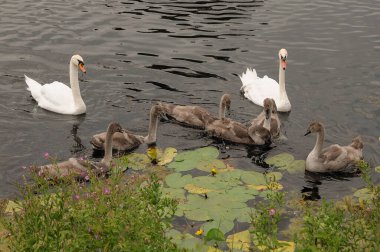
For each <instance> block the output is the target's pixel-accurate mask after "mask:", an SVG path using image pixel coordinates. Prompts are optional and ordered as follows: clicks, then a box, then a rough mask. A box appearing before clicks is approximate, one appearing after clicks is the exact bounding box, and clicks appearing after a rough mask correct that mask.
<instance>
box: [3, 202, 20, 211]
mask: <svg viewBox="0 0 380 252" xmlns="http://www.w3.org/2000/svg"><path fill="white" fill-rule="evenodd" d="M21 210H22V207H21V205H20V204H18V203H17V202H15V201H13V200H8V204H7V207H6V208H5V211H4V213H7V214H12V213H13V212H19V211H21Z"/></svg>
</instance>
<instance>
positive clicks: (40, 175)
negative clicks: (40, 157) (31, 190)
mask: <svg viewBox="0 0 380 252" xmlns="http://www.w3.org/2000/svg"><path fill="white" fill-rule="evenodd" d="M37 175H38V177H42V176H43V175H44V170H43V169H40V170H39V171H38V173H37Z"/></svg>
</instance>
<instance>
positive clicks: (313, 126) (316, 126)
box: [305, 122, 323, 136]
mask: <svg viewBox="0 0 380 252" xmlns="http://www.w3.org/2000/svg"><path fill="white" fill-rule="evenodd" d="M322 129H323V124H321V123H319V122H311V123H310V124H309V127H308V128H307V131H306V133H305V136H307V135H309V134H310V133H314V132H320V131H321V130H322Z"/></svg>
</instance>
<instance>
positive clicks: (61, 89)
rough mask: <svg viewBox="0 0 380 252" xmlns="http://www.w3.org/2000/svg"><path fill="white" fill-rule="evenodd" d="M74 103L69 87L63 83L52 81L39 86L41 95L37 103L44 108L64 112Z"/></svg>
mask: <svg viewBox="0 0 380 252" xmlns="http://www.w3.org/2000/svg"><path fill="white" fill-rule="evenodd" d="M73 104H74V98H73V93H72V91H71V88H69V87H68V86H66V85H65V84H63V83H61V82H58V81H54V82H53V83H50V84H45V85H43V86H42V87H41V96H40V100H39V101H38V105H39V106H40V107H42V108H44V109H47V110H50V111H53V112H57V113H64V111H68V109H70V108H71V106H72V105H73Z"/></svg>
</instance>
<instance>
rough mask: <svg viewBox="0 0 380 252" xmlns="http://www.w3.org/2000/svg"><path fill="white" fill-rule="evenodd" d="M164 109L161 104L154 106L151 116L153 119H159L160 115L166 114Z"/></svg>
mask: <svg viewBox="0 0 380 252" xmlns="http://www.w3.org/2000/svg"><path fill="white" fill-rule="evenodd" d="M164 112H165V111H164V107H162V105H161V103H158V104H156V105H153V106H152V108H151V109H150V115H151V117H158V116H160V115H163V114H164Z"/></svg>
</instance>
